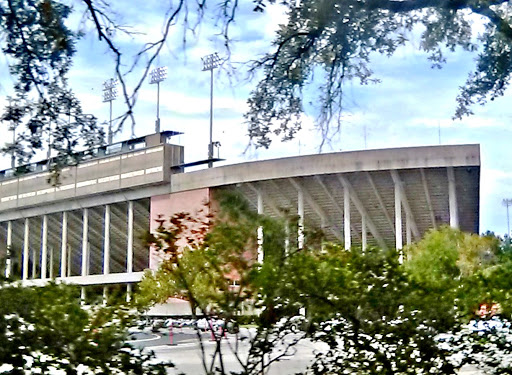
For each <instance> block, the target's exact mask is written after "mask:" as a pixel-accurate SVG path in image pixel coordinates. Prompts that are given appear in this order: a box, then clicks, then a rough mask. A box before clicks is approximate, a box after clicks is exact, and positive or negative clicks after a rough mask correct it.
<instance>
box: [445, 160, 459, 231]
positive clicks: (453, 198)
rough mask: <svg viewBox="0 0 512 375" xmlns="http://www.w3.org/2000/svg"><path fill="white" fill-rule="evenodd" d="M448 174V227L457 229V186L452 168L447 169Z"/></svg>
mask: <svg viewBox="0 0 512 375" xmlns="http://www.w3.org/2000/svg"><path fill="white" fill-rule="evenodd" d="M447 173H448V204H449V206H450V227H452V228H457V229H458V228H459V208H458V205H457V188H456V187H457V185H456V183H455V173H454V171H453V167H448V168H447Z"/></svg>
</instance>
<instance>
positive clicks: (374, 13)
mask: <svg viewBox="0 0 512 375" xmlns="http://www.w3.org/2000/svg"><path fill="white" fill-rule="evenodd" d="M272 2H273V1H262V0H259V1H257V2H256V3H257V6H256V8H257V10H263V7H264V5H265V3H272ZM286 5H287V7H288V20H287V23H286V24H283V25H281V27H280V28H279V30H278V31H277V35H276V37H275V39H274V47H273V49H272V51H270V52H269V53H267V54H266V55H265V56H264V57H263V58H261V59H259V60H258V61H257V62H256V63H254V64H253V68H252V69H253V70H255V71H257V70H262V71H263V72H264V77H263V79H262V80H261V81H260V82H259V83H258V85H257V87H256V89H255V90H254V91H253V92H252V94H251V96H250V98H249V100H248V103H249V111H248V112H247V114H246V120H247V123H248V126H249V135H250V137H251V140H252V141H253V142H254V143H255V144H256V145H257V146H262V147H268V146H269V145H270V143H271V141H272V137H273V136H275V135H277V136H280V138H281V139H282V140H288V139H291V138H293V137H294V135H295V133H296V132H297V131H298V130H300V128H301V119H302V114H303V113H304V112H307V111H309V112H310V113H311V112H313V113H314V114H316V115H318V117H317V125H318V126H319V128H320V129H321V132H322V136H323V137H324V140H326V139H329V137H330V136H332V135H333V134H334V133H335V132H337V131H339V129H340V126H341V124H340V120H339V114H340V113H341V112H342V111H343V109H344V100H343V98H344V95H345V87H346V85H347V83H349V82H350V81H353V80H356V81H359V82H360V83H361V84H363V85H365V84H368V83H372V82H378V81H379V80H378V78H375V77H374V74H373V71H372V67H371V60H372V58H375V56H376V55H377V54H380V55H384V56H391V55H393V54H394V53H395V52H396V51H397V49H398V48H399V47H401V46H403V45H405V44H410V45H413V47H415V48H419V49H420V50H422V51H425V52H426V53H427V54H428V59H429V61H430V62H431V63H432V67H433V68H440V67H442V65H443V64H444V63H446V57H445V55H446V54H447V53H450V52H454V51H455V50H456V49H462V50H466V51H471V52H474V51H476V50H478V49H479V51H480V53H479V55H478V57H477V63H476V68H475V71H474V72H473V73H471V74H470V75H469V77H468V80H467V82H466V84H465V85H464V86H463V87H462V88H461V93H460V95H459V96H458V97H457V99H456V100H457V104H458V105H457V109H456V111H455V115H454V117H456V118H461V117H462V116H464V115H468V114H471V113H472V112H471V107H472V106H473V105H474V104H484V103H485V102H486V101H487V100H488V99H490V100H494V98H496V97H499V96H502V95H503V94H504V92H505V90H506V88H507V87H508V84H509V81H510V74H511V71H512V70H511V69H512V59H511V56H510V43H511V41H512V28H511V19H510V16H509V13H510V4H509V3H508V2H506V1H504V0H499V1H493V2H489V1H485V0H477V1H473V0H471V1H469V0H462V1H457V2H451V1H441V2H436V1H426V0H420V1H405V2H404V1H393V0H380V1H373V0H363V1H360V0H343V1H341V0H320V1H319V0H302V1H300V2H299V3H297V4H296V2H293V1H290V2H286ZM479 22H482V23H483V24H484V25H485V31H483V32H482V33H481V35H479V34H478V31H477V28H476V27H475V26H474V25H475V24H478V23H479ZM411 36H412V37H411ZM417 36H419V40H417V39H418V37H417ZM310 93H314V94H313V96H314V98H315V99H314V100H312V99H311V98H312V97H313V96H311V95H310ZM311 107H312V108H311Z"/></svg>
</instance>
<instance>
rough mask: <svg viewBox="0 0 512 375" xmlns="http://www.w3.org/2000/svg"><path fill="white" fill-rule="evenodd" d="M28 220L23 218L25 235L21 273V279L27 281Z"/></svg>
mask: <svg viewBox="0 0 512 375" xmlns="http://www.w3.org/2000/svg"><path fill="white" fill-rule="evenodd" d="M29 234H30V219H29V218H28V217H27V218H25V233H24V236H23V273H22V279H23V280H27V279H28V251H29V243H28V241H29Z"/></svg>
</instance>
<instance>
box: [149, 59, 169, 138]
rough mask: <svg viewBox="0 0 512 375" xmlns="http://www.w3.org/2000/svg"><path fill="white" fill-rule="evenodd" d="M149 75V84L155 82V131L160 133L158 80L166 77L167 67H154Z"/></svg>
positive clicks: (160, 80)
mask: <svg viewBox="0 0 512 375" xmlns="http://www.w3.org/2000/svg"><path fill="white" fill-rule="evenodd" d="M149 74H150V76H151V80H150V81H149V83H150V84H155V83H156V87H157V89H156V122H155V133H160V82H162V81H163V80H164V79H166V78H167V67H166V66H162V67H159V68H155V69H153V70H152V71H151V73H149Z"/></svg>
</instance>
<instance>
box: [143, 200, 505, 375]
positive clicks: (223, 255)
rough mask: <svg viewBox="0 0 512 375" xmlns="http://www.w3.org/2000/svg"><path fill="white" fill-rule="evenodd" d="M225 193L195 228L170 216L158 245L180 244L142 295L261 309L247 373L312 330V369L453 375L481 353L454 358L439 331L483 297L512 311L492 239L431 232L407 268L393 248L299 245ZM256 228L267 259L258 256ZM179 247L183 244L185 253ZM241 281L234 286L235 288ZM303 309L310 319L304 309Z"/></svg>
mask: <svg viewBox="0 0 512 375" xmlns="http://www.w3.org/2000/svg"><path fill="white" fill-rule="evenodd" d="M219 200H220V201H221V203H220V211H219V213H218V214H217V215H215V216H214V217H208V219H207V220H206V222H205V221H201V220H197V219H195V220H193V221H192V222H189V223H188V225H187V224H186V223H187V221H189V220H190V217H189V216H188V215H187V214H178V215H176V216H175V217H173V218H171V219H170V220H169V221H168V222H169V223H171V224H172V225H170V226H168V227H166V225H168V224H166V223H165V222H163V221H162V225H161V227H160V228H159V229H158V232H157V233H156V234H154V237H153V240H154V241H153V245H155V246H156V247H157V248H159V249H161V250H162V251H164V252H165V251H167V250H166V249H172V250H171V251H170V252H169V254H170V257H169V258H168V260H166V261H164V262H163V263H162V265H161V267H160V269H159V270H158V271H157V272H156V273H155V274H154V275H150V274H148V275H147V277H146V278H145V280H144V281H143V282H142V285H143V287H142V292H143V293H142V297H144V296H146V298H147V296H150V295H152V296H156V297H155V298H154V300H156V301H159V302H164V301H165V300H166V299H167V298H168V297H170V296H179V297H182V298H185V299H187V300H189V301H190V302H191V305H192V307H193V308H195V307H199V308H200V310H201V311H202V312H203V313H205V314H220V315H221V316H222V317H225V318H228V319H233V320H238V321H239V323H241V322H242V321H243V320H244V321H245V320H247V319H239V314H240V312H241V311H242V309H243V308H245V309H247V308H248V307H249V308H250V309H249V310H250V311H253V312H256V313H257V314H255V315H253V316H251V317H250V319H251V320H252V321H253V323H254V324H255V325H256V332H255V334H254V337H253V338H252V339H251V341H250V348H249V355H248V357H246V358H244V359H243V360H241V362H240V363H241V364H242V367H243V368H244V371H243V372H242V373H243V374H252V373H256V372H257V371H259V368H260V367H259V365H260V364H261V358H264V357H265V356H268V354H269V353H270V352H272V351H273V350H274V348H276V347H281V346H284V347H285V348H289V347H290V346H293V345H294V344H296V342H298V341H299V340H301V339H302V338H304V337H305V335H308V336H309V337H310V338H311V339H312V340H314V341H316V342H323V343H325V344H327V345H328V348H329V349H328V350H327V351H324V352H322V353H319V354H318V355H317V357H316V358H315V361H314V363H313V364H312V366H311V368H310V369H309V370H308V371H309V372H308V373H312V374H323V373H353V374H416V373H433V374H451V373H455V371H456V370H457V368H459V367H460V366H462V365H463V364H465V363H472V361H473V362H474V361H478V359H475V358H477V357H475V356H472V355H471V356H470V355H467V356H465V357H464V356H463V359H462V360H459V359H457V360H455V359H454V358H455V357H453V355H454V353H453V351H452V350H451V349H449V350H448V349H446V348H445V347H443V346H442V345H440V344H439V335H440V334H441V333H443V332H450V331H451V332H459V331H460V327H461V326H462V325H464V324H465V323H467V322H468V321H469V319H470V318H471V317H473V316H474V312H475V310H476V309H477V308H478V305H479V304H481V303H484V302H486V303H489V304H490V303H499V304H500V306H501V307H502V311H503V314H508V312H509V311H511V307H512V304H511V302H512V300H511V299H510V297H511V296H510V290H512V285H511V281H510V280H512V275H511V274H510V272H512V271H510V270H512V267H511V265H512V263H511V260H512V257H511V256H510V252H509V251H508V247H507V246H508V245H507V243H503V242H502V241H500V240H499V239H497V238H495V237H494V236H491V235H487V236H483V237H479V236H476V235H471V234H467V233H462V232H460V231H458V230H454V229H451V228H441V229H440V230H437V231H434V230H433V231H430V232H428V233H427V234H426V235H425V237H424V239H423V240H421V241H419V242H418V243H416V244H413V245H412V246H410V247H408V248H407V249H406V250H407V251H406V254H407V257H406V262H405V264H403V265H402V264H400V263H399V260H398V253H397V252H395V251H385V250H382V249H376V248H374V249H366V250H365V251H362V250H361V249H357V248H352V249H351V250H350V251H346V250H344V249H343V247H342V246H341V245H339V244H332V243H325V242H324V243H322V241H321V237H320V242H319V241H318V240H315V241H307V243H308V244H309V245H306V246H305V247H304V248H303V249H300V250H299V249H297V248H296V247H295V246H290V245H288V246H286V245H285V242H288V243H289V244H292V243H294V241H290V239H287V240H288V241H285V240H286V235H285V233H286V232H287V231H286V225H287V224H286V222H288V223H289V222H290V221H289V220H286V219H285V220H283V221H284V223H282V222H280V221H278V220H271V219H268V218H263V217H260V216H258V215H256V214H255V213H254V212H252V211H251V210H250V209H249V207H248V206H247V204H246V203H245V201H244V200H243V199H241V198H240V197H239V196H236V195H235V196H232V195H226V196H221V197H219ZM198 223H202V224H201V226H200V228H203V229H204V230H203V229H198V228H199V227H198V226H197V225H198ZM164 224H166V225H164ZM259 227H263V230H264V233H265V237H264V241H263V249H264V251H265V261H264V262H263V264H258V263H256V262H255V255H256V252H257V247H258V244H257V232H258V228H259ZM191 228H195V230H191ZM292 231H296V228H294V229H293V230H291V231H290V232H292ZM198 234H200V236H199V237H197V235H198ZM313 237H315V236H313ZM179 243H181V244H186V248H185V249H181V250H180V251H178V249H179V246H178V244H179ZM234 276H235V277H234ZM233 280H237V281H238V287H237V288H232V287H230V286H231V283H232V281H233ZM301 309H304V310H305V316H302V317H300V316H298V315H299V311H300V310H301ZM298 327H301V328H302V329H304V332H302V333H301V334H300V333H297V328H298ZM219 341H220V340H219ZM466 341H467V340H466ZM468 342H469V341H468ZM218 344H219V343H218ZM468 345H469V344H468ZM284 352H286V350H284ZM220 353H221V349H220V344H219V345H218V348H217V351H216V354H220ZM459 354H460V353H459ZM214 358H215V356H214ZM457 358H458V357H457ZM267 365H270V363H269V364H267ZM205 368H206V367H205ZM212 368H213V367H212Z"/></svg>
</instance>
